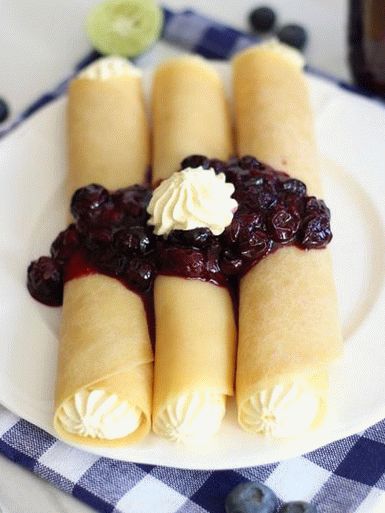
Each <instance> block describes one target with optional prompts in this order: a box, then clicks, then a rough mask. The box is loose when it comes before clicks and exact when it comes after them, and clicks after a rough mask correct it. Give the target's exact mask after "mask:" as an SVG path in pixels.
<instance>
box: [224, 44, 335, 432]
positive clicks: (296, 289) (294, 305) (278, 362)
mask: <svg viewBox="0 0 385 513" xmlns="http://www.w3.org/2000/svg"><path fill="white" fill-rule="evenodd" d="M233 71H234V84H233V85H234V100H235V113H236V130H237V150H238V154H239V155H245V154H251V155H255V156H256V157H257V158H258V159H260V160H261V161H263V162H266V163H268V164H270V165H272V166H274V167H275V168H276V169H281V170H285V171H287V172H288V173H289V174H290V175H291V176H293V177H296V178H298V179H300V180H302V181H303V182H304V183H305V184H306V185H307V187H308V191H309V193H310V194H319V193H320V181H319V174H318V157H317V151H316V145H315V137H314V126H313V118H312V114H311V108H310V105H309V98H308V91H307V86H306V81H305V76H304V73H303V71H302V61H301V57H300V56H299V54H298V53H296V52H295V51H294V50H291V49H289V48H288V47H287V48H286V47H284V46H283V45H278V44H277V45H274V44H272V45H262V46H260V47H255V48H251V49H248V50H245V51H244V52H242V53H240V54H238V55H237V56H236V57H235V59H234V61H233ZM239 300H240V304H239V346H238V363H237V376H236V396H237V404H238V418H239V422H240V424H241V426H242V427H243V428H244V429H245V430H247V431H250V432H253V433H260V434H271V435H273V436H276V437H287V436H295V435H298V434H299V433H301V432H302V431H304V430H307V429H308V428H311V427H314V426H316V425H317V424H318V423H319V422H320V420H321V419H322V418H323V416H324V414H325V407H326V404H327V399H328V374H329V367H330V363H331V362H332V361H333V360H335V359H336V357H337V356H338V355H339V354H340V353H341V349H342V337H341V330H340V323H339V319H338V312H337V300H336V292H335V287H334V283H333V276H332V264H331V258H330V254H329V251H328V250H325V249H323V250H312V251H303V250H300V249H298V248H296V247H294V246H291V247H287V248H283V249H280V250H279V251H277V252H276V253H274V254H272V255H269V256H268V257H267V258H266V259H264V260H263V261H262V262H260V263H259V264H258V265H256V266H255V267H254V268H252V269H251V270H250V271H249V272H248V273H247V274H246V275H245V276H244V277H243V278H242V280H241V283H240V297H239Z"/></svg>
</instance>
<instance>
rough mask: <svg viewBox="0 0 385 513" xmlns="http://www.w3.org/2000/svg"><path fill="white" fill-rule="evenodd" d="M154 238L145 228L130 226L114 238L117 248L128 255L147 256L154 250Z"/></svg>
mask: <svg viewBox="0 0 385 513" xmlns="http://www.w3.org/2000/svg"><path fill="white" fill-rule="evenodd" d="M152 243H153V241H152V238H151V236H150V235H149V233H147V231H146V229H145V228H143V226H130V227H128V228H123V229H122V230H119V231H118V232H117V233H116V234H115V237H114V244H115V247H116V248H118V250H119V251H121V252H123V253H124V254H126V253H137V254H142V255H145V254H147V253H149V251H151V249H152Z"/></svg>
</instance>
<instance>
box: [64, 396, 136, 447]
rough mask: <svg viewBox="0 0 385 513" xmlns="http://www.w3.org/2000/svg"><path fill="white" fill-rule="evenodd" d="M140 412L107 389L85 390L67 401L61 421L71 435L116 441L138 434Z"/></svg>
mask: <svg viewBox="0 0 385 513" xmlns="http://www.w3.org/2000/svg"><path fill="white" fill-rule="evenodd" d="M141 417H142V414H141V411H140V410H139V408H137V407H135V406H132V405H130V403H129V402H128V401H122V400H120V399H119V397H118V396H117V395H116V394H112V395H110V394H107V393H106V392H105V391H104V390H91V391H89V390H85V389H82V390H80V391H79V392H77V393H76V394H75V395H74V396H72V397H71V398H70V399H67V400H66V401H65V402H64V403H63V405H62V406H61V408H60V412H59V414H58V419H59V422H60V423H61V424H62V426H63V428H64V429H65V430H66V431H68V432H69V433H73V434H76V435H79V436H85V437H86V436H88V437H90V438H101V439H106V440H115V439H117V438H123V437H125V436H127V435H129V434H130V433H133V432H134V431H136V429H137V428H138V427H139V425H140V422H141Z"/></svg>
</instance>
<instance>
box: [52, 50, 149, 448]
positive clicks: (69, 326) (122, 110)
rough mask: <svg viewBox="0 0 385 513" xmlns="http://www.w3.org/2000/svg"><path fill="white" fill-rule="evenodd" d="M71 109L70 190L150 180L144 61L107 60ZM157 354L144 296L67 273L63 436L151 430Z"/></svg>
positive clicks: (78, 87)
mask: <svg viewBox="0 0 385 513" xmlns="http://www.w3.org/2000/svg"><path fill="white" fill-rule="evenodd" d="M68 110H69V141H70V180H69V181H70V189H71V190H73V189H74V188H76V187H78V186H81V185H85V184H87V183H89V182H99V183H101V184H102V185H105V186H107V187H110V188H116V187H121V186H128V185H130V184H131V183H135V182H137V181H139V182H142V181H143V180H144V176H145V172H146V166H147V165H148V163H149V162H148V147H149V142H148V127H147V122H146V119H145V116H144V111H143V103H142V91H141V85H140V76H139V75H138V72H137V70H136V69H135V68H133V67H132V66H131V65H129V64H128V63H127V61H125V60H123V59H117V58H113V59H111V58H109V59H102V60H101V61H98V62H97V63H96V64H94V65H92V66H91V67H90V68H88V69H86V70H85V72H83V73H82V75H81V76H79V77H78V78H76V79H75V80H74V81H73V83H72V84H71V86H70V91H69V108H68ZM126 116H127V117H130V116H132V117H133V118H134V117H135V116H137V117H136V119H126ZM110 134H115V135H114V136H111V135H110ZM152 361H153V355H152V349H151V342H150V337H149V332H148V326H147V318H146V312H145V308H144V305H143V301H142V299H141V298H140V297H139V296H138V295H137V294H135V293H134V292H132V291H130V290H128V289H127V288H126V287H124V285H122V284H121V283H120V282H119V281H118V280H115V279H113V278H110V277H108V276H104V275H102V274H94V275H89V276H83V277H79V278H75V279H72V280H70V281H68V282H67V283H66V284H65V286H64V298H63V317H62V322H61V330H60V345H59V364H58V376H57V384H56V395H55V416H54V426H55V429H56V431H57V432H58V434H59V435H60V437H61V438H63V439H64V440H68V441H71V442H77V443H81V444H93V445H99V446H123V445H126V444H128V443H131V442H135V441H137V440H139V439H140V438H142V437H143V436H144V435H145V434H146V433H147V432H148V431H149V429H150V425H151V422H150V418H151V396H152V375H153V366H152Z"/></svg>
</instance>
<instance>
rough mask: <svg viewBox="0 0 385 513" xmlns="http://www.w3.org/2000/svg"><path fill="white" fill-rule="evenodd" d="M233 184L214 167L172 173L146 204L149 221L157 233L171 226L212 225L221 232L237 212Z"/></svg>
mask: <svg viewBox="0 0 385 513" xmlns="http://www.w3.org/2000/svg"><path fill="white" fill-rule="evenodd" d="M234 190H235V189H234V185H233V184H232V183H228V182H226V177H225V175H224V173H219V174H218V175H217V174H216V173H215V171H214V169H212V168H210V169H204V168H203V167H197V168H191V167H188V168H186V169H183V170H182V171H177V172H175V173H173V174H172V175H171V176H170V178H167V180H163V182H162V183H161V184H160V185H159V186H158V187H157V188H156V189H155V190H154V193H153V196H152V198H151V201H150V203H149V205H148V207H147V212H148V213H149V214H150V216H151V217H150V219H149V220H148V224H150V225H153V226H155V230H154V232H155V234H156V235H168V234H169V233H170V232H171V231H172V230H193V229H195V228H209V229H210V230H211V231H212V233H213V234H214V235H220V234H221V233H222V232H223V231H224V229H225V228H226V226H228V225H229V224H230V223H231V221H232V219H233V216H234V212H235V211H236V209H237V206H238V203H237V202H236V200H235V199H233V198H232V197H231V196H232V194H233V193H234Z"/></svg>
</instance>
